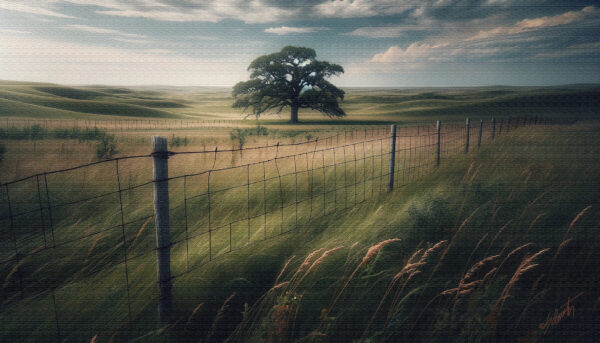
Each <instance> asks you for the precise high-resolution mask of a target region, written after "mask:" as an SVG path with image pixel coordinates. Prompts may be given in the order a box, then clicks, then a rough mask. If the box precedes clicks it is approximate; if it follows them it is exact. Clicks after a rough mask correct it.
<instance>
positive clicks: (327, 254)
mask: <svg viewBox="0 0 600 343" xmlns="http://www.w3.org/2000/svg"><path fill="white" fill-rule="evenodd" d="M343 248H344V246H339V247H335V248H333V249H329V250H327V251H325V252H324V253H323V254H322V255H321V257H319V258H318V259H316V260H315V261H314V262H313V263H312V264H311V265H310V267H309V268H308V269H307V270H306V272H305V273H304V275H302V277H301V278H300V279H299V280H298V282H296V283H295V284H294V286H293V287H292V288H291V290H290V291H294V290H296V288H298V286H299V285H300V284H301V283H302V281H304V278H306V276H307V275H308V274H310V272H311V271H313V270H314V269H315V268H316V267H317V266H318V265H319V264H321V263H323V261H325V259H326V258H327V257H328V256H329V255H331V254H333V253H334V252H336V251H338V250H340V249H343Z"/></svg>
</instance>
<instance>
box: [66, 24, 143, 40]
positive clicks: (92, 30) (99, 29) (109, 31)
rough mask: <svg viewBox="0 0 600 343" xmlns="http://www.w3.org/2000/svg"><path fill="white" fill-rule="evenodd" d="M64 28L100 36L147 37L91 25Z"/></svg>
mask: <svg viewBox="0 0 600 343" xmlns="http://www.w3.org/2000/svg"><path fill="white" fill-rule="evenodd" d="M62 28H63V29H66V30H75V31H84V32H90V33H99V34H108V35H118V36H124V37H131V38H143V37H145V36H144V35H139V34H135V33H127V32H122V31H118V30H114V29H107V28H102V27H94V26H89V25H75V24H74V25H67V26H63V27H62Z"/></svg>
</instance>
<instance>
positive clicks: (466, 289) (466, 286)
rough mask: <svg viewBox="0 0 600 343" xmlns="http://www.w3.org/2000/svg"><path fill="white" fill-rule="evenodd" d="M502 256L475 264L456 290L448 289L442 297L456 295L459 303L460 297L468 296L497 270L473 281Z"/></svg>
mask: <svg viewBox="0 0 600 343" xmlns="http://www.w3.org/2000/svg"><path fill="white" fill-rule="evenodd" d="M498 257H500V255H493V256H488V257H486V258H484V259H483V260H481V261H479V262H477V263H475V264H474V265H473V267H471V269H469V270H468V271H467V272H466V273H465V274H464V275H463V276H462V278H461V279H460V281H459V282H458V286H457V287H455V288H451V289H447V290H445V291H443V292H441V293H440V295H449V294H455V295H456V298H455V302H456V301H458V296H459V295H466V294H469V293H471V292H472V291H474V290H475V289H476V288H477V287H478V286H479V285H481V284H483V283H484V282H485V281H486V280H487V279H488V278H489V277H490V276H491V275H492V274H493V272H494V271H495V270H496V268H495V267H494V268H491V269H490V270H489V271H488V272H486V274H485V275H484V276H483V277H482V278H480V279H477V280H473V279H474V276H475V275H476V274H478V272H479V271H481V270H482V269H483V268H484V267H485V266H486V265H488V264H489V263H491V262H492V261H494V260H496V259H497V258H498ZM455 306H456V303H455Z"/></svg>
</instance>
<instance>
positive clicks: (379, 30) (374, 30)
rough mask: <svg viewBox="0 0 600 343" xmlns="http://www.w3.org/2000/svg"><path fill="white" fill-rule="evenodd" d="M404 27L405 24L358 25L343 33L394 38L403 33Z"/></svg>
mask: <svg viewBox="0 0 600 343" xmlns="http://www.w3.org/2000/svg"><path fill="white" fill-rule="evenodd" d="M406 29H407V27H406V26H384V27H359V28H358V29H356V30H354V31H351V32H347V33H344V35H347V36H358V37H368V38H395V37H400V36H402V35H404V33H405V32H406Z"/></svg>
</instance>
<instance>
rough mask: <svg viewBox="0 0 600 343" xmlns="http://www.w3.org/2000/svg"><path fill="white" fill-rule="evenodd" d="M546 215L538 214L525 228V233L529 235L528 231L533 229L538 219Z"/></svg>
mask: <svg viewBox="0 0 600 343" xmlns="http://www.w3.org/2000/svg"><path fill="white" fill-rule="evenodd" d="M545 215H546V213H545V212H544V213H540V214H538V215H537V216H536V217H535V218H534V219H533V220H532V221H531V224H529V227H528V228H527V231H525V233H529V231H531V229H532V228H533V225H535V223H537V221H538V220H540V218H542V217H543V216H545Z"/></svg>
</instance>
